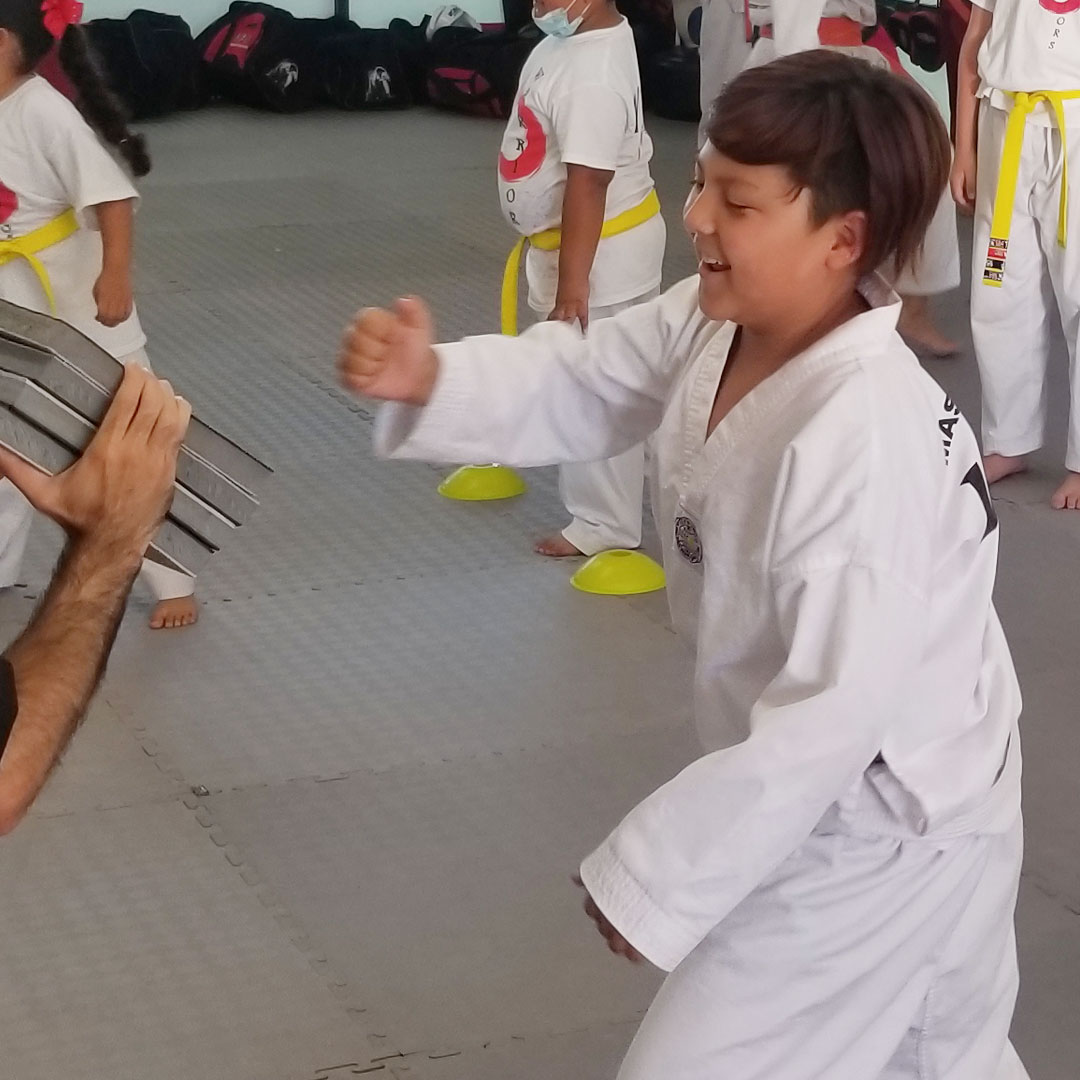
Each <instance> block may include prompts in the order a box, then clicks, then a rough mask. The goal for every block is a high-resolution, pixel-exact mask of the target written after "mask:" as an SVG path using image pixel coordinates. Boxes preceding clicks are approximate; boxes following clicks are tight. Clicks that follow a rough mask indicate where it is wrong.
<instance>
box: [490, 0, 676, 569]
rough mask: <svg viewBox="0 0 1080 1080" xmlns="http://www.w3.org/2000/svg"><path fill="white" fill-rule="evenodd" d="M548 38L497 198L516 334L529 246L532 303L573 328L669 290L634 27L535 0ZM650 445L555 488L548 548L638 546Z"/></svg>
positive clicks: (521, 100) (572, 469)
mask: <svg viewBox="0 0 1080 1080" xmlns="http://www.w3.org/2000/svg"><path fill="white" fill-rule="evenodd" d="M534 17H535V19H536V23H537V25H538V26H539V27H540V29H541V30H543V31H544V32H545V34H546V35H547V38H546V40H544V41H542V42H541V43H540V44H539V45H538V46H537V47H536V49H535V50H534V51H533V53H532V55H531V56H530V58H529V61H528V63H527V64H526V66H525V70H524V71H523V72H522V76H521V83H520V87H519V90H518V96H517V99H516V101H515V104H514V111H513V115H512V117H511V120H510V123H509V126H508V127H507V130H506V136H505V138H504V140H503V146H502V152H501V153H500V155H499V194H500V198H501V203H502V209H503V213H504V215H505V216H506V219H507V221H508V222H509V223H510V224H511V225H512V226H513V227H514V229H516V230H517V231H518V232H519V233H520V234H521V236H522V241H521V242H520V243H519V245H518V247H517V248H515V251H514V255H513V256H512V257H511V263H510V265H509V266H508V273H507V281H506V283H505V288H504V325H503V331H504V333H508V332H513V331H515V330H516V326H515V325H514V323H515V320H514V312H515V311H516V281H517V273H516V270H517V266H518V262H517V260H518V259H520V256H521V249H522V247H523V245H524V244H525V243H526V241H527V242H528V245H529V246H528V252H527V254H526V257H525V273H526V277H527V280H528V285H529V306H530V307H531V308H532V310H533V312H534V313H535V315H536V316H537V317H538V318H540V319H548V318H550V319H553V320H557V321H561V322H571V323H577V324H579V325H580V326H581V328H582V330H585V331H587V330H588V327H589V324H590V322H596V321H597V320H599V319H603V318H606V317H608V316H612V315H615V314H617V313H618V312H620V311H622V310H624V309H625V308H628V307H632V306H633V305H634V304H639V303H642V302H643V301H646V300H651V299H653V298H654V297H655V296H657V295H658V294H659V292H660V281H661V276H662V271H663V260H664V248H665V245H666V241H667V232H666V228H665V226H664V219H663V218H662V217H661V216H660V203H659V200H658V199H657V197H656V190H655V187H654V185H653V180H652V176H651V174H650V171H649V162H650V161H651V160H652V153H653V146H652V140H651V139H650V138H649V135H648V133H647V132H646V130H645V118H644V114H643V110H642V99H641V77H640V74H639V71H638V62H637V52H636V50H635V47H634V35H633V31H632V30H631V29H630V26H629V24H628V23H627V21H626V20H625V19H624V18H623V17H622V16H621V15H620V14H619V12H618V10H617V9H616V6H615V3H614V0H571V2H570V3H569V4H568V5H563V4H561V3H560V0H536V3H535V6H534ZM644 480H645V449H644V447H643V446H635V447H633V448H632V449H630V450H627V451H626V452H625V453H622V454H620V455H618V456H617V457H615V458H611V459H610V460H604V461H593V462H586V463H572V464H565V465H563V466H562V468H561V469H560V472H559V490H560V493H561V495H562V498H563V502H564V504H565V506H566V509H567V510H568V511H569V513H570V516H571V518H572V520H571V522H570V524H569V525H568V526H567V527H566V529H564V530H563V532H562V534H561V535H557V536H552V537H547V538H545V539H543V540H541V541H540V542H539V543H538V544H537V545H536V550H537V552H539V553H540V554H542V555H549V556H554V557H562V556H569V555H595V554H597V553H599V552H601V551H606V550H609V549H611V548H636V547H638V546H640V544H641V517H642V498H643V495H644Z"/></svg>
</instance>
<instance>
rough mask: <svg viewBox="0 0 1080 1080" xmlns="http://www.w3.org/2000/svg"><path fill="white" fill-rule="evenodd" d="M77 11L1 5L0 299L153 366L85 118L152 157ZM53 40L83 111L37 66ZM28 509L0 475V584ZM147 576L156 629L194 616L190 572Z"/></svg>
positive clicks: (124, 243) (151, 566) (27, 521)
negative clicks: (105, 77) (98, 62)
mask: <svg viewBox="0 0 1080 1080" xmlns="http://www.w3.org/2000/svg"><path fill="white" fill-rule="evenodd" d="M81 10H82V5H81V4H79V3H76V2H74V0H44V2H42V0H2V2H0V297H2V298H3V299H5V300H8V301H10V302H11V303H14V304H19V305H21V306H22V307H26V308H31V309H33V310H35V311H41V312H46V313H48V314H51V315H54V316H56V317H57V318H60V319H62V320H63V321H64V322H66V323H69V324H70V325H71V326H73V327H75V329H77V330H79V331H81V332H82V333H83V334H85V335H86V336H87V337H88V338H90V339H91V340H92V341H94V342H96V343H97V344H98V345H100V346H101V347H102V348H103V349H106V350H107V351H108V352H109V353H110V354H111V355H112V356H114V357H116V359H117V360H120V361H121V362H122V363H131V362H135V363H139V364H141V365H142V366H143V367H147V368H148V367H149V362H148V360H147V357H146V351H145V348H144V347H145V345H146V335H145V334H144V333H143V329H142V326H141V325H140V323H139V318H138V315H137V314H136V312H135V304H134V300H133V294H132V282H131V262H132V248H133V234H134V216H135V206H136V203H137V202H138V193H137V192H136V190H135V188H134V187H133V186H132V183H131V181H130V180H129V179H128V177H127V176H126V175H125V174H124V172H123V170H122V169H121V168H120V167H119V165H117V163H116V161H115V160H114V159H113V157H112V156H111V155H110V154H109V153H108V152H107V151H106V150H105V148H104V147H103V146H102V145H101V143H100V142H99V141H98V137H97V135H96V134H95V131H94V130H92V129H91V126H90V125H93V128H94V129H96V131H97V133H98V134H100V135H101V137H102V138H103V139H104V140H105V141H106V142H107V143H109V144H110V145H111V146H113V147H115V148H116V150H117V151H118V152H119V153H120V155H121V156H122V157H123V159H124V161H125V162H126V164H127V165H128V167H129V169H130V170H131V172H132V173H134V175H135V176H144V175H146V173H148V172H149V171H150V159H149V157H148V156H147V154H146V148H145V145H144V142H143V139H142V137H141V136H138V135H134V134H132V133H131V132H130V131H129V130H128V128H127V125H126V123H125V120H124V117H123V114H122V112H121V110H120V107H119V105H118V104H117V102H116V101H115V100H114V99H113V97H112V96H111V95H110V94H109V92H108V90H107V89H106V87H105V85H104V83H103V81H102V79H101V76H100V74H99V72H98V71H97V69H96V67H95V65H94V61H93V58H92V57H91V55H90V53H89V51H88V46H87V42H86V38H85V36H84V34H83V32H82V30H81V29H80V27H79V26H78V25H77V21H78V19H79V17H80V15H81ZM57 41H59V43H60V51H59V58H60V63H61V64H62V66H63V68H64V71H65V73H66V74H67V76H68V77H69V78H70V79H71V81H72V83H73V84H74V86H75V88H76V89H77V90H78V92H79V98H80V107H81V109H82V113H83V115H80V114H79V111H78V110H77V109H76V108H75V107H74V106H73V105H72V104H71V103H70V102H69V101H68V100H67V99H66V98H65V97H63V95H62V94H60V93H59V92H58V91H57V90H55V89H53V87H52V86H50V85H49V83H47V82H46V81H45V79H43V78H41V77H40V76H39V75H36V74H35V70H36V68H37V66H38V65H39V64H40V63H41V61H42V60H43V59H44V58H45V56H46V55H47V54H48V53H49V52H50V51H51V50H52V48H53V47H54V45H55V44H56V42H57ZM84 116H85V118H86V119H84ZM87 121H89V124H88V123H87ZM32 518H33V510H32V508H31V506H30V504H29V503H28V502H27V501H26V500H25V499H24V498H23V497H22V495H21V494H20V493H19V492H18V491H17V490H16V489H15V488H14V487H13V486H12V485H11V484H10V483H8V482H7V481H6V480H3V481H0V588H6V587H9V586H11V585H13V584H14V583H15V582H16V581H17V579H18V575H19V567H20V564H21V562H22V557H23V553H24V552H25V549H26V542H27V538H28V536H29V532H30V525H31V521H32ZM142 577H143V579H144V581H145V583H146V584H147V585H148V587H149V588H150V590H151V591H152V592H153V594H154V597H155V599H156V601H157V603H156V606H155V608H154V611H153V614H152V615H151V619H150V625H151V626H152V627H153V628H155V629H161V628H172V627H179V626H188V625H190V624H192V623H194V622H195V621H196V620H197V618H198V607H197V605H196V603H195V598H194V595H193V594H194V590H195V582H194V579H193V578H191V577H189V576H188V575H186V574H182V573H180V572H178V571H175V570H171V569H169V568H167V567H164V566H161V565H160V564H159V563H155V562H152V561H150V560H147V561H145V562H144V564H143V572H142Z"/></svg>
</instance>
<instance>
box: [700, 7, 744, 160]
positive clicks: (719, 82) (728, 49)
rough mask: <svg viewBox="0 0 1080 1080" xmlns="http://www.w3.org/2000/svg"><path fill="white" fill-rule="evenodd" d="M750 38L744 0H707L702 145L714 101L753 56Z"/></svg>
mask: <svg viewBox="0 0 1080 1080" xmlns="http://www.w3.org/2000/svg"><path fill="white" fill-rule="evenodd" d="M750 49H751V46H750V43H749V42H748V41H747V40H746V11H745V7H744V0H705V3H704V6H703V9H702V13H701V45H700V49H699V53H700V59H701V127H700V128H699V129H698V146H699V147H702V146H704V145H705V141H706V139H707V138H708V136H707V135H706V134H705V129H706V128H707V126H708V123H709V118H710V114H711V112H712V107H713V103H714V102H715V101H716V99H717V98H718V97H719V96H720V93H721V91H722V90H723V89H724V87H725V86H727V84H728V83H729V82H731V80H732V79H734V78H735V76H736V75H738V74H739V72H740V71H742V69H743V68H744V67H745V66H746V61H747V59H748V58H749V56H750Z"/></svg>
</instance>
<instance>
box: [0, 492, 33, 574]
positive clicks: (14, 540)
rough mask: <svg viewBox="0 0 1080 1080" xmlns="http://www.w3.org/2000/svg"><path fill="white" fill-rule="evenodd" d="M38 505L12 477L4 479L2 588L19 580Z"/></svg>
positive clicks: (0, 503)
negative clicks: (29, 500)
mask: <svg viewBox="0 0 1080 1080" xmlns="http://www.w3.org/2000/svg"><path fill="white" fill-rule="evenodd" d="M33 521H34V508H33V507H32V506H31V505H30V504H29V503H28V502H27V501H26V499H25V498H23V495H22V492H21V491H19V490H18V488H16V487H15V485H14V484H12V483H11V482H10V481H9V480H0V589H9V588H11V586H12V585H14V584H15V583H16V582H17V581H18V580H19V571H20V569H21V567H22V560H23V555H24V554H25V553H26V541H27V539H28V537H29V536H30V526H31V525H32V524H33Z"/></svg>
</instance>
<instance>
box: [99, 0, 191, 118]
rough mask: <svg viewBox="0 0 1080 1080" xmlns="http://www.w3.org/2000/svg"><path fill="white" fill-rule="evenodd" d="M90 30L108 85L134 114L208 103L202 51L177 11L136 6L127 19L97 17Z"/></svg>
mask: <svg viewBox="0 0 1080 1080" xmlns="http://www.w3.org/2000/svg"><path fill="white" fill-rule="evenodd" d="M86 33H87V36H88V37H89V40H90V44H91V46H92V48H93V50H94V52H95V53H96V54H97V57H98V59H99V61H100V63H101V67H102V71H103V74H104V75H105V80H106V82H107V83H108V85H109V88H110V89H111V90H112V91H113V93H114V94H116V96H117V97H119V98H120V100H121V101H122V102H123V104H124V106H125V107H126V108H127V110H128V112H129V113H130V114H131V117H132V118H133V119H135V120H145V119H149V118H151V117H157V116H165V115H167V114H168V113H171V112H175V111H176V110H177V109H197V108H199V107H200V106H202V105H205V104H206V101H207V99H208V96H209V95H208V92H207V88H206V83H205V81H204V79H203V72H202V67H201V65H200V63H199V53H198V50H197V49H196V47H195V42H194V40H193V39H192V36H191V30H190V28H189V27H188V24H187V23H186V22H184V20H183V19H181V18H180V17H179V16H177V15H161V14H159V13H158V12H156V11H142V10H138V11H133V12H132V13H131V14H130V15H129V16H128V17H127V18H126V19H95V20H94V21H93V22H90V23H87V24H86Z"/></svg>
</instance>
